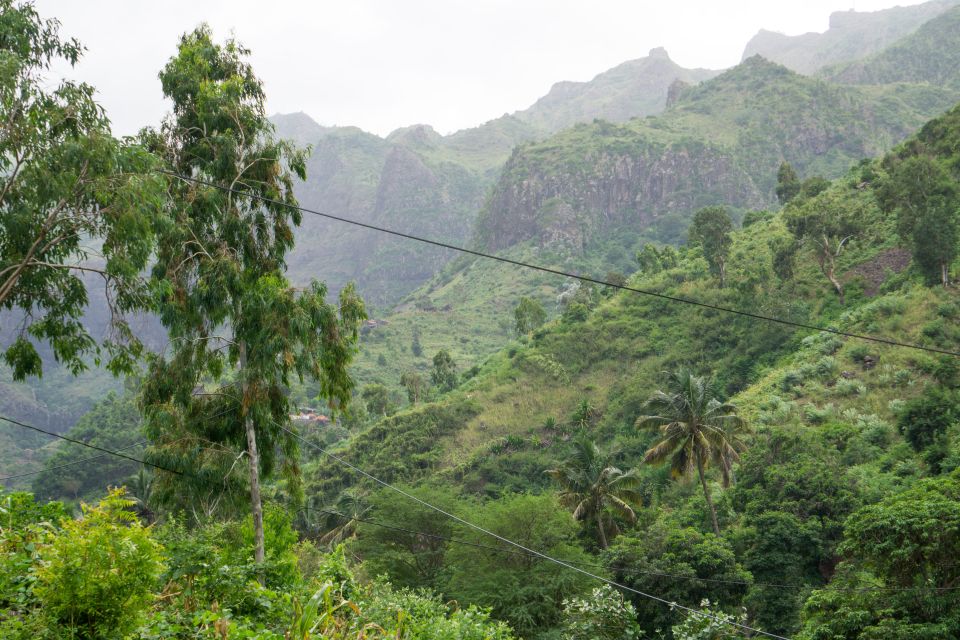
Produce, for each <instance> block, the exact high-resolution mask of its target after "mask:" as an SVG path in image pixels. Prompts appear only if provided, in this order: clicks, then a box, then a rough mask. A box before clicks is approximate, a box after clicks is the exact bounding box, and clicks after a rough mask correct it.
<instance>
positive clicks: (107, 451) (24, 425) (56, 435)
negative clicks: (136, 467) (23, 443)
mask: <svg viewBox="0 0 960 640" xmlns="http://www.w3.org/2000/svg"><path fill="white" fill-rule="evenodd" d="M0 420H3V421H5V422H8V423H10V424H14V425H17V426H18V427H22V428H24V429H30V430H31V431H36V432H38V433H42V434H45V435H48V436H51V437H54V438H59V439H60V440H65V441H67V442H72V443H74V444H79V445H80V446H83V447H87V448H88V449H94V450H96V451H100V452H103V453H105V454H110V455H114V456H117V457H119V458H124V459H126V460H130V461H131V462H139V463H140V464H142V465H146V466H148V467H153V468H154V469H160V470H161V471H166V472H168V473H173V474H175V475H178V476H182V475H186V474H184V473H183V472H182V471H177V470H176V469H170V468H168V467H164V466H162V465H159V464H154V463H153V462H147V461H146V460H141V459H139V458H134V457H132V456H128V455H126V454H124V453H120V452H118V451H114V450H111V449H105V448H104V447H100V446H97V445H95V444H90V443H89V442H84V441H83V440H77V439H76V438H71V437H69V436H65V435H62V434H59V433H54V432H53V431H47V430H46V429H41V428H40V427H35V426H33V425H31V424H27V423H25V422H20V421H19V420H14V419H13V418H8V417H7V416H3V415H0Z"/></svg>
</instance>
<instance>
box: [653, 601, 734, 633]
mask: <svg viewBox="0 0 960 640" xmlns="http://www.w3.org/2000/svg"><path fill="white" fill-rule="evenodd" d="M711 604H712V603H711V602H710V601H709V600H703V601H702V602H700V609H699V611H690V612H687V613H686V617H685V618H684V620H683V622H681V623H680V624H677V625H674V626H673V627H672V628H671V629H670V630H671V631H672V632H673V638H674V640H739V638H742V637H743V635H742V634H743V631H742V630H741V629H738V628H737V626H736V625H745V624H747V613H746V612H745V611H743V612H741V613H740V614H739V615H733V614H730V613H724V612H723V611H719V610H717V609H716V608H713V607H712V606H711Z"/></svg>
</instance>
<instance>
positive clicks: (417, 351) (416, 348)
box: [410, 327, 423, 358]
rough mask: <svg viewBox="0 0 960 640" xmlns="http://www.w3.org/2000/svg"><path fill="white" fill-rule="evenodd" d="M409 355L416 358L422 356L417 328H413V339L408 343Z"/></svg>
mask: <svg viewBox="0 0 960 640" xmlns="http://www.w3.org/2000/svg"><path fill="white" fill-rule="evenodd" d="M410 353H412V354H413V355H414V356H416V357H418V358H419V357H420V356H422V355H423V346H421V344H420V329H419V328H418V327H414V328H413V339H412V340H411V341H410Z"/></svg>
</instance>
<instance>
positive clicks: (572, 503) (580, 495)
mask: <svg viewBox="0 0 960 640" xmlns="http://www.w3.org/2000/svg"><path fill="white" fill-rule="evenodd" d="M573 446H574V453H573V455H572V456H571V457H570V458H568V459H567V460H565V461H563V463H561V464H560V466H558V467H557V468H556V469H550V470H548V471H547V472H546V473H547V474H549V475H550V477H552V478H553V479H554V480H556V481H557V482H558V483H559V484H560V504H562V505H563V506H565V507H567V508H568V509H572V510H573V517H574V518H575V519H577V520H592V521H594V522H595V523H596V526H597V534H598V537H599V538H600V546H601V547H602V548H603V549H606V548H607V546H608V542H607V540H608V536H607V533H608V532H609V533H610V534H612V535H617V534H618V533H620V531H619V529H618V528H617V523H616V522H615V521H614V520H613V518H612V516H611V514H610V511H615V512H616V513H618V514H620V515H621V516H622V517H624V518H626V519H627V520H628V521H630V522H636V520H637V514H636V513H634V511H633V508H632V507H631V506H630V504H629V503H631V502H633V503H639V502H640V494H639V492H637V490H636V487H637V485H638V484H639V478H638V477H637V476H636V474H635V472H634V471H633V470H630V471H627V472H624V471H622V470H620V469H618V468H617V467H615V466H613V464H612V463H611V459H612V458H613V454H612V453H609V452H607V453H604V452H602V451H601V450H600V448H599V447H597V445H596V444H595V443H594V442H593V441H592V440H590V439H589V438H587V437H586V436H580V437H578V438H577V439H575V440H574V441H573Z"/></svg>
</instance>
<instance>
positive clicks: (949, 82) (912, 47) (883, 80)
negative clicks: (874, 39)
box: [820, 7, 960, 89]
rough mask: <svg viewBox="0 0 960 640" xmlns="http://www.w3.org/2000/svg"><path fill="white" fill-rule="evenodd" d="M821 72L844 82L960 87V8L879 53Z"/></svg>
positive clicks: (955, 8)
mask: <svg viewBox="0 0 960 640" xmlns="http://www.w3.org/2000/svg"><path fill="white" fill-rule="evenodd" d="M820 75H821V76H822V77H824V78H826V79H828V80H831V81H833V82H839V83H845V84H890V83H894V82H908V83H929V84H931V85H932V86H935V87H943V86H950V87H953V88H954V89H960V7H954V8H953V9H950V10H949V11H946V12H944V13H943V14H941V15H939V16H937V17H936V18H934V19H932V20H930V21H929V22H927V23H926V24H924V25H923V26H922V27H920V28H919V29H917V30H916V32H914V33H912V34H911V35H909V36H907V37H905V38H903V39H901V40H899V41H897V42H896V43H894V44H893V45H891V46H890V47H888V48H887V49H884V50H883V51H881V52H879V53H876V54H874V55H872V56H869V57H867V58H864V59H862V60H857V61H856V62H850V63H847V64H842V65H835V66H833V67H828V68H825V69H823V70H822V71H821V73H820Z"/></svg>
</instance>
